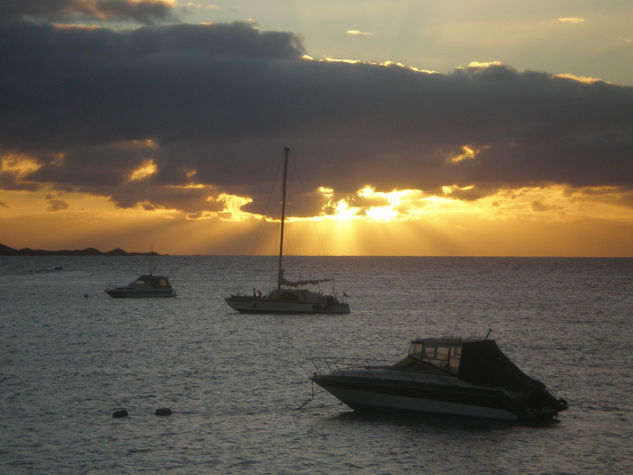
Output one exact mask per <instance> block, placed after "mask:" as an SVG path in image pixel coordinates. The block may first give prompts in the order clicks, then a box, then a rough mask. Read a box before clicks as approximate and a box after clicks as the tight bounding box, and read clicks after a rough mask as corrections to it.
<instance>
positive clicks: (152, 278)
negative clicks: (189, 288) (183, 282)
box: [134, 274, 170, 289]
mask: <svg viewBox="0 0 633 475" xmlns="http://www.w3.org/2000/svg"><path fill="white" fill-rule="evenodd" d="M134 284H138V285H148V286H150V287H154V288H155V289H160V288H164V287H169V286H170V285H169V281H168V279H167V277H164V276H160V275H151V274H147V275H142V276H140V277H139V278H138V279H136V280H135V281H134Z"/></svg>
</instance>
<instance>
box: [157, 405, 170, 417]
mask: <svg viewBox="0 0 633 475" xmlns="http://www.w3.org/2000/svg"><path fill="white" fill-rule="evenodd" d="M156 415H157V416H170V415H171V409H169V408H168V407H159V408H158V409H156Z"/></svg>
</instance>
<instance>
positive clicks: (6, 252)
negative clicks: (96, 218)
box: [0, 244, 160, 256]
mask: <svg viewBox="0 0 633 475" xmlns="http://www.w3.org/2000/svg"><path fill="white" fill-rule="evenodd" d="M158 255H160V254H158V253H156V252H126V251H124V250H123V249H119V248H118V247H117V248H116V249H112V250H111V251H108V252H101V251H100V250H99V249H95V248H94V247H87V248H86V249H75V250H72V251H65V250H63V251H45V250H42V249H29V248H28V247H25V248H24V249H13V248H12V247H9V246H5V245H4V244H0V256H158Z"/></svg>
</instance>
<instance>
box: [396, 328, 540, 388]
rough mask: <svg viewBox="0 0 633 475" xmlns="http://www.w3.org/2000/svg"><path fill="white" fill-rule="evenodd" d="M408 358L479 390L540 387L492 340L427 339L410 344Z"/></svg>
mask: <svg viewBox="0 0 633 475" xmlns="http://www.w3.org/2000/svg"><path fill="white" fill-rule="evenodd" d="M408 358H411V359H415V360H418V361H420V360H421V361H422V362H423V363H427V364H430V365H432V366H434V367H436V368H439V369H442V370H444V371H447V372H449V373H451V374H454V375H455V376H457V377H458V378H459V379H461V380H463V381H466V382H468V383H471V384H477V385H480V386H487V387H496V386H501V387H504V388H506V389H509V390H511V391H528V390H530V389H531V388H534V386H535V385H539V384H540V383H539V382H538V381H537V380H535V379H532V378H530V377H529V376H528V375H526V374H525V373H524V372H523V371H521V370H520V369H519V368H518V367H517V366H516V365H515V364H514V363H513V362H512V361H510V359H509V358H508V357H507V356H506V355H505V354H504V353H503V352H502V351H501V349H500V348H499V347H498V346H497V343H496V342H495V341H494V340H462V339H458V338H427V339H419V340H413V341H412V342H411V345H410V346H409V355H408Z"/></svg>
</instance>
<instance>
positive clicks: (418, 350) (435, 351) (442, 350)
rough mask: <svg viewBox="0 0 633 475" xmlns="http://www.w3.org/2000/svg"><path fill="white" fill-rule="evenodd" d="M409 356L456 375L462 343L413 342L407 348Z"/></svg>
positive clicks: (428, 340) (441, 340)
mask: <svg viewBox="0 0 633 475" xmlns="http://www.w3.org/2000/svg"><path fill="white" fill-rule="evenodd" d="M409 356H410V357H412V358H415V359H418V360H422V361H424V362H426V363H429V364H431V365H433V366H435V367H437V368H440V369H443V370H444V371H448V372H450V373H452V374H455V375H457V373H458V372H459V363H460V360H461V356H462V341H461V340H445V339H427V340H414V341H412V342H411V345H410V346H409Z"/></svg>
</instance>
